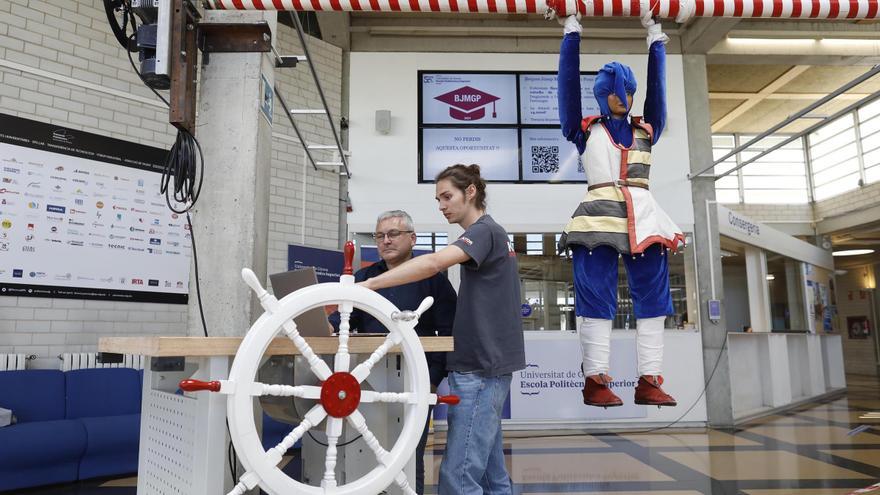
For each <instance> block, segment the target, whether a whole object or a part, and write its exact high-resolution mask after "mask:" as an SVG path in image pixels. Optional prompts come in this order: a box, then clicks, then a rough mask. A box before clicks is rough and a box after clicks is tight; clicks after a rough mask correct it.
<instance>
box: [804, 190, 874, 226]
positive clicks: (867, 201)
mask: <svg viewBox="0 0 880 495" xmlns="http://www.w3.org/2000/svg"><path fill="white" fill-rule="evenodd" d="M877 203H880V182H875V183H873V184H868V185H867V186H865V187H861V188H859V189H856V190H854V191H849V192H845V193H843V194H840V195H838V196H835V197H833V198H829V199H825V200H822V201H818V202H816V216H817V217H819V218H831V217H837V216H840V215H844V214H846V213H849V212H851V211H855V210H861V209H864V208H866V207H869V206H874V205H876V204H877Z"/></svg>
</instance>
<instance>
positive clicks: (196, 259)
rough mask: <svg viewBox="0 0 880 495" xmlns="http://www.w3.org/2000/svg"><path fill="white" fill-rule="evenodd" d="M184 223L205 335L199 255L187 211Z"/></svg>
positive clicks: (205, 326) (206, 328) (206, 331)
mask: <svg viewBox="0 0 880 495" xmlns="http://www.w3.org/2000/svg"><path fill="white" fill-rule="evenodd" d="M186 224H187V225H188V226H189V238H190V241H192V254H193V267H194V269H195V272H196V273H195V279H196V299H197V300H198V302H199V316H201V318H202V331H203V332H204V333H205V337H207V336H208V324H207V323H205V311H204V309H203V308H202V288H201V284H199V256H198V254H197V251H196V234H195V232H194V230H193V225H192V220H190V218H189V212H187V213H186Z"/></svg>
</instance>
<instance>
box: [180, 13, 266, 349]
mask: <svg viewBox="0 0 880 495" xmlns="http://www.w3.org/2000/svg"><path fill="white" fill-rule="evenodd" d="M263 20H265V21H267V22H268V23H269V26H270V28H271V29H272V32H273V39H274V37H275V36H274V33H276V32H277V30H276V23H277V13H275V12H273V13H271V14H263V13H259V12H226V11H206V12H205V19H204V22H241V23H253V22H258V21H263ZM273 71H274V68H273V66H272V64H271V62H270V59H269V57H266V56H265V54H263V53H212V54H211V55H210V59H209V63H208V65H204V66H202V67H201V79H200V87H199V91H200V95H199V108H198V121H197V135H196V137H197V138H198V140H199V142H200V143H201V146H202V151H203V153H204V157H205V176H204V185H203V187H202V195H201V197H200V198H199V201H198V203H196V207H195V212H194V214H193V229H194V232H195V239H196V247H197V249H198V262H199V275H200V278H201V292H202V303H203V305H204V311H205V318H206V320H207V323H208V332H209V335H210V336H212V337H217V336H237V335H244V334H245V332H247V329H248V328H249V327H250V325H251V323H252V322H253V321H254V320H255V319H256V318H257V317H258V316H259V315H261V314H262V313H263V311H262V309H261V308H260V307H259V304H258V302H257V301H256V298H254V297H252V293H251V290H250V289H249V288H248V287H247V285H245V284H244V282H243V281H242V279H241V269H242V268H244V267H247V268H250V269H252V270H253V271H254V273H256V274H257V277H258V278H259V279H260V280H261V282H262V283H263V284H264V285H265V282H266V262H267V253H268V232H269V174H270V166H271V151H272V126H271V124H270V120H269V119H267V118H266V117H265V116H264V115H263V114H262V112H261V111H260V103H261V100H262V97H263V84H264V83H263V78H264V77H265V79H266V80H267V82H268V85H269V87H270V88H271V87H272V86H273V85H274V81H275V77H274V73H273ZM190 287H191V290H190V302H189V324H188V333H189V334H190V335H202V328H201V321H200V317H199V310H198V303H197V301H196V297H195V295H196V293H195V281H192V282H191V283H190Z"/></svg>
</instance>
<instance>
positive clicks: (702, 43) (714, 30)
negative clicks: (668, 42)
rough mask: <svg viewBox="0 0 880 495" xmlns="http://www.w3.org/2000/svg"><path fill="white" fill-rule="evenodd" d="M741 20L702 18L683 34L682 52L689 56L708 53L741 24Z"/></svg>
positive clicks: (688, 27)
mask: <svg viewBox="0 0 880 495" xmlns="http://www.w3.org/2000/svg"><path fill="white" fill-rule="evenodd" d="M739 22H740V19H729V18H721V17H714V18H702V19H696V20H694V22H691V23H690V24H688V26H687V29H685V30H684V32H683V33H681V51H682V53H687V54H705V53H708V52H709V50H711V49H712V48H713V47H714V46H715V45H717V44H718V42H719V41H721V40H723V39H724V38H725V37H726V36H727V33H728V32H730V30H731V29H732V28H733V27H735V26H736V25H737V24H739Z"/></svg>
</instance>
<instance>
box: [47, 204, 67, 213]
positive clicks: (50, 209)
mask: <svg viewBox="0 0 880 495" xmlns="http://www.w3.org/2000/svg"><path fill="white" fill-rule="evenodd" d="M46 211H48V212H50V213H65V212H67V208H65V207H63V206H58V205H46Z"/></svg>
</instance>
